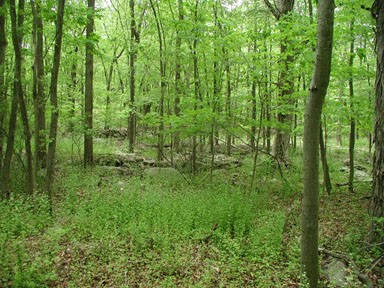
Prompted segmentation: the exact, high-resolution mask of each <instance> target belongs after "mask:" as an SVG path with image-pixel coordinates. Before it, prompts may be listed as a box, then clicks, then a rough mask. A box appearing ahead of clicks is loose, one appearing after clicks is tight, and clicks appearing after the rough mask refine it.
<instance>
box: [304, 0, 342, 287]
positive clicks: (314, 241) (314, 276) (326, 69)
mask: <svg viewBox="0 0 384 288" xmlns="http://www.w3.org/2000/svg"><path fill="white" fill-rule="evenodd" d="M334 9H335V4H334V0H323V1H320V2H319V8H318V23H317V47H316V58H315V59H316V60H315V66H314V72H313V77H312V82H311V86H310V88H309V95H308V100H307V104H306V109H305V116H304V117H305V118H304V138H303V185H304V187H303V199H302V214H301V263H302V273H303V274H305V276H306V277H307V278H308V281H309V284H310V287H311V288H314V287H317V284H318V281H319V256H318V238H319V236H318V217H319V134H320V133H319V131H320V122H321V113H322V106H323V103H324V98H325V95H326V93H327V88H328V84H329V78H330V72H331V59H332V43H333V22H334Z"/></svg>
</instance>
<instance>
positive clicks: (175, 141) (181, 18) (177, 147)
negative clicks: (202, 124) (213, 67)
mask: <svg viewBox="0 0 384 288" xmlns="http://www.w3.org/2000/svg"><path fill="white" fill-rule="evenodd" d="M177 4H178V12H179V13H178V14H179V16H178V21H179V22H178V23H179V24H180V25H179V26H177V30H176V44H175V45H176V47H175V48H176V54H175V57H176V59H175V61H176V65H175V103H174V112H175V115H176V117H179V116H180V112H181V110H180V97H181V95H182V91H181V83H182V82H181V64H180V61H181V36H180V27H181V26H182V25H181V24H182V23H183V21H184V10H183V0H178V1H177ZM173 146H174V148H175V150H176V152H179V151H180V133H179V132H177V131H176V132H175V134H174V136H173Z"/></svg>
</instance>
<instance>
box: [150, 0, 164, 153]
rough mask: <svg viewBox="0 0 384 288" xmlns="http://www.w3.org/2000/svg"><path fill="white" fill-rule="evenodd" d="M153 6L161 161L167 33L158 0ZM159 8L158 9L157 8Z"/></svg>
mask: <svg viewBox="0 0 384 288" xmlns="http://www.w3.org/2000/svg"><path fill="white" fill-rule="evenodd" d="M150 3H151V8H152V11H153V15H154V16H155V21H156V28H157V36H158V39H159V56H160V89H161V90H160V99H159V116H160V124H159V127H158V134H157V137H158V138H157V160H158V161H161V160H163V158H164V152H163V150H164V98H165V92H166V88H167V83H166V79H165V76H166V75H165V73H166V61H165V39H164V37H165V35H164V31H163V28H162V24H161V19H160V15H158V12H159V7H158V3H157V2H156V4H157V5H156V7H155V5H154V3H153V0H150ZM156 8H157V9H156Z"/></svg>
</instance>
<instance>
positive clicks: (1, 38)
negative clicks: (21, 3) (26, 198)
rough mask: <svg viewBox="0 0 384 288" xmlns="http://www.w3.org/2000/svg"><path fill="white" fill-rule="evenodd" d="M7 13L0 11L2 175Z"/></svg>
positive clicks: (2, 4)
mask: <svg viewBox="0 0 384 288" xmlns="http://www.w3.org/2000/svg"><path fill="white" fill-rule="evenodd" d="M0 10H5V0H0ZM5 22H6V17H5V13H0V175H1V171H2V168H3V158H4V155H3V153H4V151H3V144H4V137H5V135H4V132H3V130H4V128H5V127H4V120H5V115H6V112H7V109H6V107H7V93H6V85H5V84H6V82H5V79H4V76H5V54H6V50H7V44H8V43H7V34H6V30H5Z"/></svg>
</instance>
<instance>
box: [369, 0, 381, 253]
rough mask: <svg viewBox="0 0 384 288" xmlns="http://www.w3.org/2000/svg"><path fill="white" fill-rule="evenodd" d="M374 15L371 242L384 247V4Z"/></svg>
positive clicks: (377, 5)
mask: <svg viewBox="0 0 384 288" xmlns="http://www.w3.org/2000/svg"><path fill="white" fill-rule="evenodd" d="M372 14H373V16H374V18H375V19H376V52H377V72H376V103H375V112H376V119H375V127H374V135H373V137H374V138H373V141H374V143H375V149H374V155H373V181H372V201H371V207H370V215H371V216H372V224H371V229H370V230H371V231H370V237H369V238H370V242H372V243H374V244H379V243H380V245H381V247H383V246H384V244H383V243H384V221H383V217H384V200H383V199H384V115H383V111H384V4H383V1H382V0H376V1H375V2H374V4H373V6H372Z"/></svg>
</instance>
